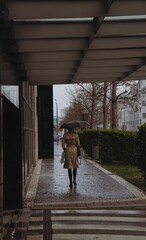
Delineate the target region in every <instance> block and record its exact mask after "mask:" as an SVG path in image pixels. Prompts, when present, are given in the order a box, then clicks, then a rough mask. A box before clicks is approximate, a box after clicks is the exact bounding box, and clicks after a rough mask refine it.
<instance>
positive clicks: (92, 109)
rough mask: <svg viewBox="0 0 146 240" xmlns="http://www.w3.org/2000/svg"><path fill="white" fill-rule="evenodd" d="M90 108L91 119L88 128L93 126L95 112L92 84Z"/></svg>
mask: <svg viewBox="0 0 146 240" xmlns="http://www.w3.org/2000/svg"><path fill="white" fill-rule="evenodd" d="M92 87H93V90H92V107H91V119H90V127H91V129H92V128H93V124H94V111H95V86H94V83H93V84H92Z"/></svg>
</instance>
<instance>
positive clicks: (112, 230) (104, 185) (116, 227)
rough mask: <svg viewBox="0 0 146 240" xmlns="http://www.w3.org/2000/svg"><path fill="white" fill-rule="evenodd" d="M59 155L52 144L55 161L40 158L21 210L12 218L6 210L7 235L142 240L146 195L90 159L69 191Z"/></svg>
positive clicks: (42, 239)
mask: <svg viewBox="0 0 146 240" xmlns="http://www.w3.org/2000/svg"><path fill="white" fill-rule="evenodd" d="M60 155H61V146H60V145H58V146H57V145H56V146H55V157H54V160H52V159H44V160H42V161H41V160H40V161H39V162H38V164H37V166H36V168H35V169H34V172H33V175H32V178H31V181H30V184H29V187H28V191H27V193H26V196H25V203H24V208H23V209H22V210H20V211H19V210H18V211H17V210H15V211H14V212H11V217H10V211H6V212H5V224H7V227H8V225H9V228H7V229H6V232H5V234H6V239H12V238H10V237H12V234H13V237H14V238H13V239H15V240H16V239H17V240H18V239H19V240H24V239H25V240H33V239H34V240H47V239H49V240H50V239H54V240H72V239H82V240H86V239H88V240H89V239H113V240H114V239H116V240H123V239H124V240H125V239H132V240H135V239H141V240H143V239H145V237H146V230H145V229H146V211H145V207H146V196H145V195H144V194H143V192H142V191H141V190H139V189H138V188H136V187H135V186H133V185H131V184H129V183H128V182H126V181H125V180H123V179H121V178H119V177H118V176H115V175H113V174H111V173H110V172H108V171H106V170H105V169H103V168H101V167H100V166H99V165H98V164H96V163H95V162H94V161H90V160H84V161H82V164H81V165H80V168H79V170H78V186H77V188H73V189H70V188H69V187H68V184H69V183H68V176H67V171H66V170H65V169H63V167H62V165H61V164H60ZM10 218H11V220H10ZM10 222H11V223H10Z"/></svg>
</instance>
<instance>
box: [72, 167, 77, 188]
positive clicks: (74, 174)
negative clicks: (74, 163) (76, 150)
mask: <svg viewBox="0 0 146 240" xmlns="http://www.w3.org/2000/svg"><path fill="white" fill-rule="evenodd" d="M76 177H77V168H74V169H73V183H74V186H77V183H76Z"/></svg>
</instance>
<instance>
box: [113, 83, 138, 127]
mask: <svg viewBox="0 0 146 240" xmlns="http://www.w3.org/2000/svg"><path fill="white" fill-rule="evenodd" d="M138 84H139V81H119V82H117V81H113V82H112V83H111V128H112V129H116V128H117V125H118V121H117V120H118V109H117V104H118V103H123V104H125V105H127V104H129V105H131V107H132V106H135V101H136V100H137V99H138Z"/></svg>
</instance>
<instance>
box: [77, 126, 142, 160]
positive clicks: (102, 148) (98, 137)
mask: <svg viewBox="0 0 146 240" xmlns="http://www.w3.org/2000/svg"><path fill="white" fill-rule="evenodd" d="M79 137H80V141H81V145H82V146H83V148H84V149H85V150H86V152H87V153H88V155H90V156H92V146H94V145H99V158H100V160H101V161H102V162H103V163H113V162H119V163H122V162H123V163H126V164H132V165H134V164H136V162H137V133H135V132H131V131H121V130H90V131H89V130H88V131H87V130H86V131H83V132H81V133H79Z"/></svg>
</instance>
